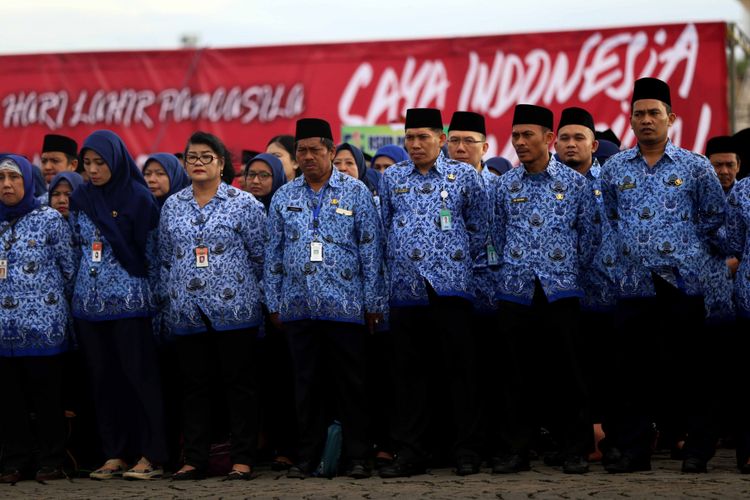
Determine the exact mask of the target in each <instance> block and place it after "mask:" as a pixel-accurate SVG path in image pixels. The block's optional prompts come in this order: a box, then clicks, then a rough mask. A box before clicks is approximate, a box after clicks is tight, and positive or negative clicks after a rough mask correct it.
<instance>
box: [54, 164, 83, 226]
mask: <svg viewBox="0 0 750 500" xmlns="http://www.w3.org/2000/svg"><path fill="white" fill-rule="evenodd" d="M81 184H83V177H81V176H80V175H78V174H77V173H75V172H60V173H59V174H56V175H55V176H54V177H53V178H52V180H51V181H50V182H49V190H48V194H49V206H50V208H54V209H55V210H57V211H58V212H60V215H62V216H63V217H65V218H66V219H67V218H68V215H69V214H70V195H72V194H73V191H75V190H76V188H77V187H78V186H80V185H81Z"/></svg>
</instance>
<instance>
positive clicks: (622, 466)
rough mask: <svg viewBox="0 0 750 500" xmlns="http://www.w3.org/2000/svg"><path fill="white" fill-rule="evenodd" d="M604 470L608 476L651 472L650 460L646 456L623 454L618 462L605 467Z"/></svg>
mask: <svg viewBox="0 0 750 500" xmlns="http://www.w3.org/2000/svg"><path fill="white" fill-rule="evenodd" d="M604 470H606V471H607V472H609V473H610V474H623V473H624V474H627V473H630V472H641V471H647V470H651V458H650V457H648V456H643V457H636V456H633V455H628V454H623V455H622V456H621V457H620V460H618V461H616V462H612V463H609V464H607V465H605V466H604Z"/></svg>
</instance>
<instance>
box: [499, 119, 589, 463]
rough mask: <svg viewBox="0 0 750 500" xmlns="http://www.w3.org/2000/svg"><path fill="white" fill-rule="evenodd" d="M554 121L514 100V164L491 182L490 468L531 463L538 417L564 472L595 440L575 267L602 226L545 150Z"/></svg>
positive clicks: (584, 187) (577, 180)
mask: <svg viewBox="0 0 750 500" xmlns="http://www.w3.org/2000/svg"><path fill="white" fill-rule="evenodd" d="M552 127H553V115H552V111H550V110H548V109H546V108H543V107H540V106H534V105H530V104H519V105H517V106H516V108H515V111H514V113H513V132H512V144H513V147H514V149H515V150H516V154H517V155H518V158H519V160H521V166H520V167H519V168H515V169H513V170H511V171H509V172H506V173H505V174H503V175H502V176H500V178H499V180H498V182H497V183H496V186H495V196H494V204H495V206H494V209H495V229H494V241H495V242H496V243H497V246H498V249H497V251H498V256H499V258H500V272H499V274H498V280H497V287H496V290H495V298H496V299H497V300H498V315H497V329H498V334H499V335H501V336H502V341H503V345H502V350H501V351H499V352H498V354H499V355H501V356H502V362H501V364H503V365H505V366H506V374H507V375H506V376H505V377H503V378H502V379H500V380H501V382H502V384H503V387H502V389H503V390H504V391H505V393H506V394H507V401H508V403H507V406H508V408H507V410H506V414H505V415H501V416H498V419H497V425H498V427H499V432H498V434H499V435H497V436H495V440H494V443H493V444H494V446H495V452H496V454H495V457H494V458H493V461H492V471H493V472H494V473H498V474H505V473H515V472H519V471H523V470H529V451H530V447H531V445H532V440H533V438H534V437H535V435H536V434H537V433H538V430H539V428H540V425H541V424H542V423H544V424H545V425H549V426H550V427H551V430H552V431H553V433H554V434H555V435H556V436H557V437H558V438H559V445H560V451H561V452H562V454H563V460H562V462H563V463H562V465H563V471H564V472H566V473H570V474H582V473H585V472H587V471H588V462H587V460H586V458H587V455H588V452H589V450H590V448H591V445H592V441H593V431H592V427H591V421H590V419H589V408H588V399H587V393H586V392H587V391H586V387H585V384H584V381H583V376H582V373H581V365H580V361H579V359H578V353H579V348H578V346H579V344H580V338H579V334H580V332H579V329H578V319H579V318H578V316H579V307H580V306H579V301H580V299H581V298H582V297H583V290H582V288H581V283H580V281H579V272H580V269H581V268H586V267H587V266H590V264H591V261H592V259H593V258H594V255H595V252H596V250H597V247H598V246H599V242H600V226H599V224H597V223H596V222H595V216H596V202H595V200H594V195H593V193H592V190H591V187H590V186H589V183H588V182H587V181H586V178H585V177H584V176H582V175H580V174H578V173H577V172H575V171H574V170H573V169H570V168H568V167H566V166H565V165H562V164H561V163H559V162H558V161H556V160H555V159H554V158H552V157H551V156H550V152H549V148H550V146H551V145H552V141H553V140H554V133H553V132H552Z"/></svg>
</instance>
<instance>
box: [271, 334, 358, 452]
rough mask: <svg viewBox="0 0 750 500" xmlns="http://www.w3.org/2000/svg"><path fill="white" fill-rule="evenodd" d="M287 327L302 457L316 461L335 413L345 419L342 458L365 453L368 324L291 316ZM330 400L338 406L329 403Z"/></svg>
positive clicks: (340, 418)
mask: <svg viewBox="0 0 750 500" xmlns="http://www.w3.org/2000/svg"><path fill="white" fill-rule="evenodd" d="M284 327H285V330H286V334H287V339H288V340H289V349H290V351H291V353H292V361H293V362H294V375H295V399H296V406H297V421H298V423H299V437H300V450H299V455H300V462H301V463H305V464H308V465H309V466H310V467H314V466H315V465H317V461H318V460H319V459H320V456H321V453H322V451H323V446H324V444H325V440H326V429H327V427H328V425H329V424H330V423H331V422H330V421H329V420H328V417H330V416H331V415H335V416H337V417H338V419H339V420H340V421H341V426H342V432H343V437H344V443H343V457H342V458H343V459H344V460H361V459H363V458H365V456H366V454H367V452H368V451H369V445H368V443H367V427H368V415H367V401H366V397H365V372H366V368H365V361H366V357H365V329H364V327H363V326H362V325H356V324H352V323H341V322H335V321H310V320H304V321H292V322H289V323H285V324H284ZM327 387H330V388H331V390H327V389H326V388H327ZM331 396H333V397H331ZM331 402H335V405H336V406H335V408H334V409H331V408H326V403H331ZM331 410H333V411H331Z"/></svg>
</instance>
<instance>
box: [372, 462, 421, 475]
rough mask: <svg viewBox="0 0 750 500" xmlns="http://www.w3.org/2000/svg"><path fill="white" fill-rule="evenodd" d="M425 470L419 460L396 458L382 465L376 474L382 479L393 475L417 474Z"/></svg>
mask: <svg viewBox="0 0 750 500" xmlns="http://www.w3.org/2000/svg"><path fill="white" fill-rule="evenodd" d="M425 472H427V467H426V466H425V464H424V462H421V461H407V460H405V459H402V458H397V459H396V460H394V461H393V463H392V464H390V465H387V466H385V467H382V468H381V469H380V471H378V474H379V475H380V477H382V478H384V479H388V478H394V477H409V476H417V475H419V474H424V473H425Z"/></svg>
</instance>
